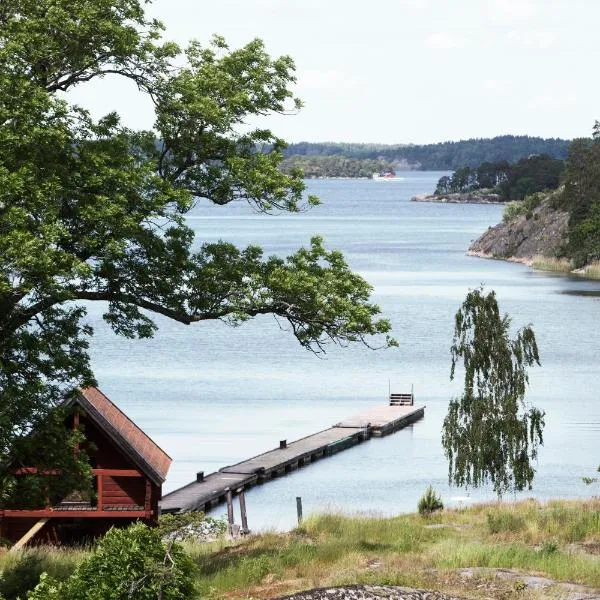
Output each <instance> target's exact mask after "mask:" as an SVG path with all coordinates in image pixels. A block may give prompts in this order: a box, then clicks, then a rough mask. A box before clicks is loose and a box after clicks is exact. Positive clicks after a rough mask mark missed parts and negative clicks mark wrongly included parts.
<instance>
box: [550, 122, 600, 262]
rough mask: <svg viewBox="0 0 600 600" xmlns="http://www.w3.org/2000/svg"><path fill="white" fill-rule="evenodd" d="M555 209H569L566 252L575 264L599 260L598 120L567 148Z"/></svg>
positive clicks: (599, 177)
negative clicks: (588, 133) (590, 132)
mask: <svg viewBox="0 0 600 600" xmlns="http://www.w3.org/2000/svg"><path fill="white" fill-rule="evenodd" d="M557 206H558V208H561V209H563V210H567V211H568V212H569V215H570V216H569V244H568V247H567V252H568V255H569V257H570V258H572V259H573V262H574V263H575V266H576V267H583V266H584V265H586V264H589V263H593V262H596V261H598V260H600V123H598V122H596V125H595V127H594V133H593V136H592V138H591V139H589V138H582V139H576V140H574V141H573V143H572V144H571V146H570V147H569V156H568V158H567V161H566V169H565V176H564V192H563V194H562V195H561V197H560V199H558V201H557Z"/></svg>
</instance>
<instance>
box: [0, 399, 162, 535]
mask: <svg viewBox="0 0 600 600" xmlns="http://www.w3.org/2000/svg"><path fill="white" fill-rule="evenodd" d="M64 406H65V408H66V409H67V411H68V413H67V414H68V416H67V419H66V422H65V426H66V427H70V428H81V430H82V431H83V434H84V436H85V446H86V452H87V453H88V455H89V456H90V462H91V467H92V473H93V477H94V482H93V489H94V493H93V495H92V498H90V499H89V500H85V501H82V500H81V498H79V499H74V498H73V497H69V498H65V499H63V500H62V501H61V502H59V503H57V504H55V505H53V506H46V507H43V508H40V509H36V510H26V509H19V508H18V506H17V507H13V508H11V509H10V510H9V509H4V510H0V537H3V538H5V539H8V540H10V541H11V542H14V543H15V544H16V545H17V546H22V545H25V544H41V543H46V544H61V543H73V542H81V541H84V540H88V539H93V538H95V537H97V536H99V535H102V534H104V533H105V532H106V531H108V529H110V528H111V527H114V526H117V527H120V526H127V525H129V524H130V523H133V522H135V521H143V522H145V523H148V524H152V523H155V522H156V521H157V519H158V514H159V508H158V501H159V500H160V498H161V493H162V484H163V482H164V481H165V478H166V476H167V472H168V470H169V467H170V465H171V458H170V457H169V456H168V455H167V454H166V453H165V452H164V451H163V450H162V449H161V448H160V447H159V446H157V445H156V444H155V443H154V442H153V441H152V440H151V439H150V438H149V437H148V436H147V435H146V434H145V433H144V432H143V431H142V430H141V429H140V428H139V427H138V426H137V425H136V424H135V423H134V422H133V421H132V420H131V419H129V417H127V416H126V415H125V414H124V413H123V412H122V411H121V410H120V409H119V408H118V407H117V406H116V405H115V404H114V403H113V402H111V401H110V400H109V399H108V398H107V397H106V396H105V395H104V394H103V393H102V392H101V391H100V390H99V389H97V388H94V387H89V388H85V389H83V390H81V391H80V392H79V393H78V394H76V395H74V396H73V397H72V398H70V399H69V400H67V401H66V402H65V405H64ZM32 472H35V465H31V466H30V467H27V468H21V469H18V470H17V471H16V474H17V475H18V476H22V477H27V475H28V473H29V474H30V473H32ZM55 476H57V474H56V473H49V474H48V477H55ZM58 476H59V474H58Z"/></svg>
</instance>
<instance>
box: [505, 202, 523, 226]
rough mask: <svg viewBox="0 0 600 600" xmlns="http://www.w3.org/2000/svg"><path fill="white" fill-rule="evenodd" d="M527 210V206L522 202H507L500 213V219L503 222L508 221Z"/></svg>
mask: <svg viewBox="0 0 600 600" xmlns="http://www.w3.org/2000/svg"><path fill="white" fill-rule="evenodd" d="M526 212H527V207H526V206H525V204H524V203H523V202H519V201H517V202H509V203H508V204H507V205H506V207H505V208H504V212H503V213H502V220H503V221H504V222H505V223H510V221H513V220H514V219H516V218H517V217H520V216H521V215H524V214H525V213H526Z"/></svg>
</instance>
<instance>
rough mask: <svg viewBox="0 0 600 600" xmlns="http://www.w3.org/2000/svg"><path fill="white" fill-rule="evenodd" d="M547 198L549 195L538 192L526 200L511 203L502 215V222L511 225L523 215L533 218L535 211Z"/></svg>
mask: <svg viewBox="0 0 600 600" xmlns="http://www.w3.org/2000/svg"><path fill="white" fill-rule="evenodd" d="M546 197H547V194H544V193H543V192H537V193H535V194H531V195H530V196H527V197H526V198H525V199H524V200H521V201H513V202H509V203H508V204H507V205H506V207H505V208H504V212H503V213H502V220H503V221H504V222H505V223H509V222H510V221H513V220H514V219H516V218H517V217H520V216H521V215H525V216H526V217H527V218H528V219H530V218H531V217H532V216H533V211H534V210H535V209H536V208H538V207H539V206H540V204H541V203H542V201H543V200H544V199H545V198H546Z"/></svg>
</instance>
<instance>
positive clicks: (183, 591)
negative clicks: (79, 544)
mask: <svg viewBox="0 0 600 600" xmlns="http://www.w3.org/2000/svg"><path fill="white" fill-rule="evenodd" d="M192 581H193V565H192V563H191V561H190V559H189V558H188V557H187V556H186V555H185V553H184V552H183V550H182V549H181V548H180V547H179V546H178V545H177V544H169V545H165V544H163V542H162V541H161V539H160V536H159V535H158V532H157V531H156V530H154V529H151V528H149V527H147V526H146V525H142V524H135V525H131V526H130V527H128V528H127V529H111V530H110V531H109V532H108V533H107V534H106V536H105V537H104V538H103V539H102V540H101V541H100V543H99V544H98V546H97V548H96V550H95V551H94V553H93V554H92V555H91V556H90V557H89V558H87V559H86V560H84V561H83V562H82V563H81V564H80V565H79V566H78V567H77V568H76V569H75V572H74V573H73V575H72V576H71V577H69V579H67V580H66V581H64V582H58V581H56V580H54V579H52V578H51V577H48V576H45V575H44V576H42V578H41V580H40V583H39V584H38V585H37V587H36V588H35V590H34V591H33V592H31V593H30V594H29V596H28V597H29V599H30V600H127V599H130V598H135V599H136V600H156V599H158V598H160V599H162V600H187V599H188V598H191V597H192V594H193V593H194V586H193V583H192Z"/></svg>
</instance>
